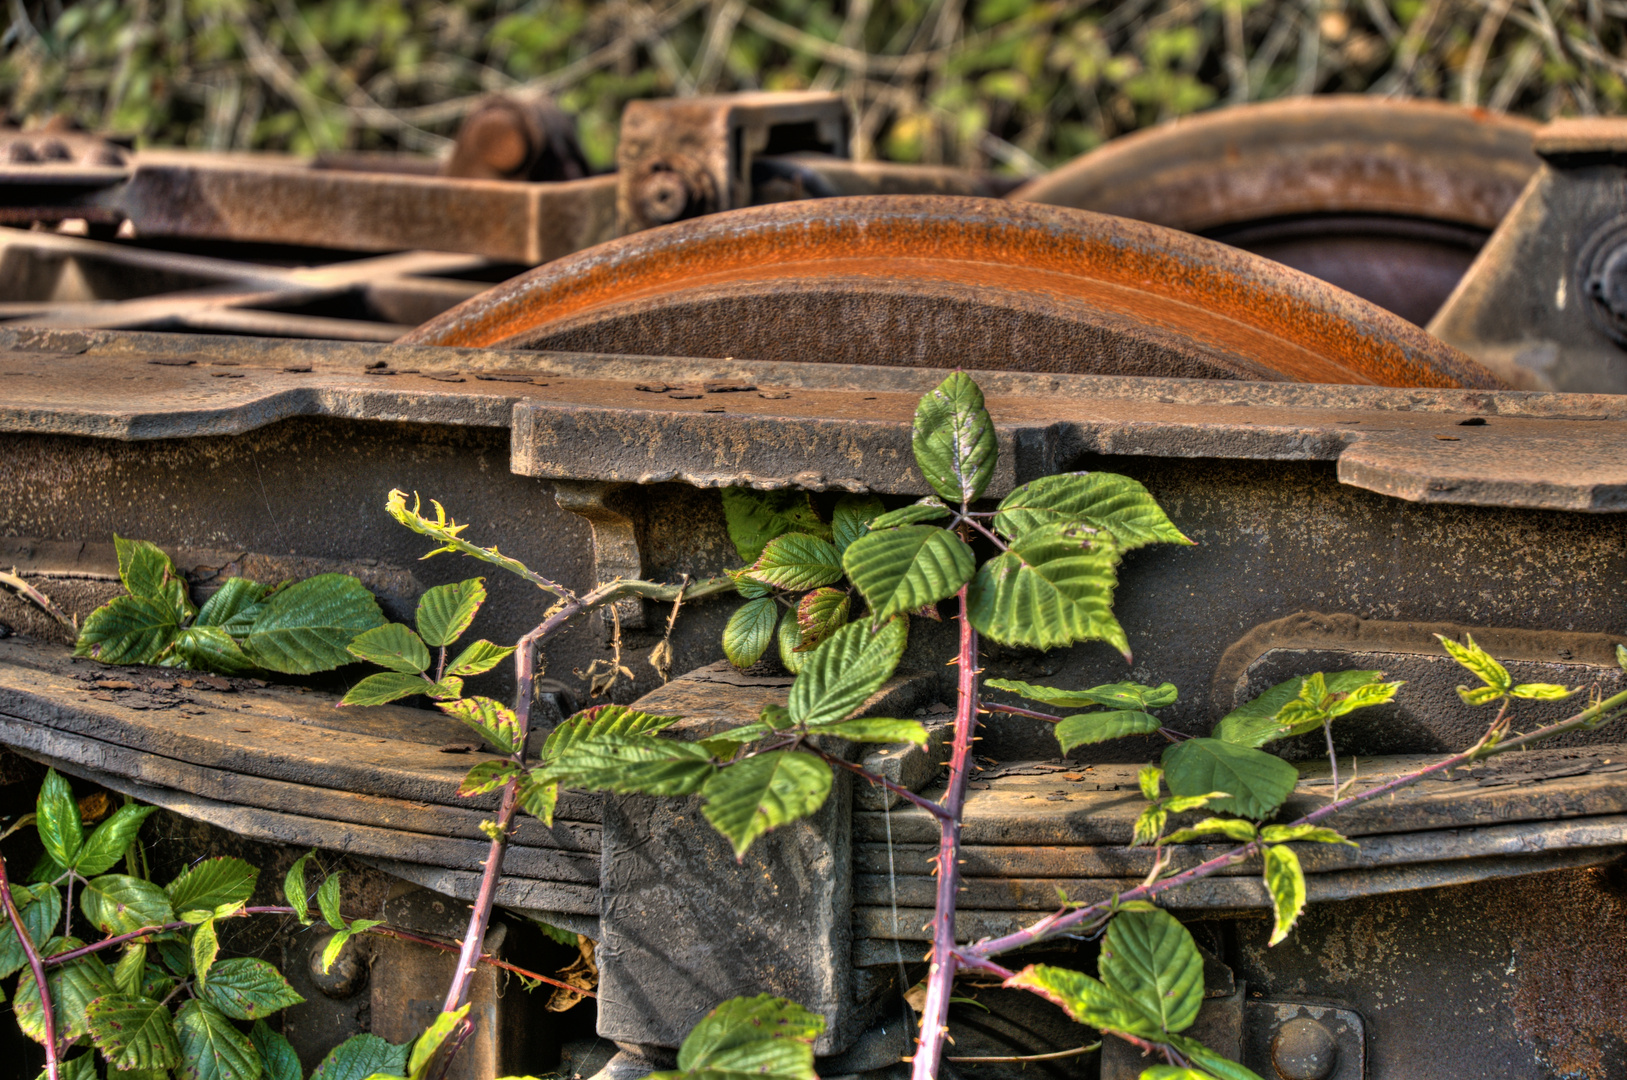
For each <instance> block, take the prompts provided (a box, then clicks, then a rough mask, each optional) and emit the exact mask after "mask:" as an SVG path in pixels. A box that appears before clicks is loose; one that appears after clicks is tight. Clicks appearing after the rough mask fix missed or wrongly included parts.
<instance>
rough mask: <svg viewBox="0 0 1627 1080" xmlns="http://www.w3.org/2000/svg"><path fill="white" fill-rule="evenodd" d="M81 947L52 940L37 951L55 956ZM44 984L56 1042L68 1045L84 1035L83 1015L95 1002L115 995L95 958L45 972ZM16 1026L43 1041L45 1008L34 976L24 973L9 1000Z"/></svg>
mask: <svg viewBox="0 0 1627 1080" xmlns="http://www.w3.org/2000/svg"><path fill="white" fill-rule="evenodd" d="M83 945H84V942H82V941H80V940H79V939H78V938H71V937H70V938H61V937H58V938H52V939H51V940H49V941H47V942H46V943H45V946H44V948H42V949H41V950H40V952H41V953H43V954H44V955H45V956H55V955H56V954H58V953H65V952H67V951H69V950H70V949H77V948H80V947H81V946H83ZM45 982H46V985H47V986H48V987H50V990H51V1014H52V1016H53V1017H54V1018H55V1020H56V1033H57V1038H59V1039H61V1040H62V1041H63V1042H64V1043H72V1042H74V1041H76V1040H77V1039H78V1038H79V1037H80V1036H81V1035H83V1034H85V1031H86V1027H85V1013H86V1010H87V1009H88V1008H89V1006H90V1003H91V1002H93V1001H95V1000H96V999H97V998H100V997H106V996H107V995H109V994H114V993H117V992H118V987H117V985H116V984H115V983H114V982H113V973H112V972H111V971H109V970H108V969H107V965H106V964H104V963H102V961H101V960H100V959H98V958H97V957H95V956H81V957H80V958H79V959H77V960H71V961H69V962H68V963H66V964H63V965H61V966H60V967H53V968H47V969H46V972H45ZM12 1003H13V1008H14V1009H15V1010H16V1014H15V1015H16V1019H17V1026H18V1027H19V1028H21V1029H22V1033H23V1034H24V1035H27V1036H28V1037H29V1038H30V1039H33V1040H34V1041H35V1042H37V1043H43V1042H44V1041H45V1007H44V1006H43V1005H42V1004H41V1003H40V988H39V985H38V984H37V983H36V982H35V981H34V972H33V971H31V970H27V969H25V970H24V971H23V973H22V975H21V977H19V978H18V980H17V991H16V993H15V994H14V995H13V999H12Z"/></svg>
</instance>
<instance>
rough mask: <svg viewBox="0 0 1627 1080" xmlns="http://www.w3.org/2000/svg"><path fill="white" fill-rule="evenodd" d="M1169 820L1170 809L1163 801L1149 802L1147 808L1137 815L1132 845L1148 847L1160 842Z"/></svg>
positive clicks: (1133, 828)
mask: <svg viewBox="0 0 1627 1080" xmlns="http://www.w3.org/2000/svg"><path fill="white" fill-rule="evenodd" d="M1168 821H1169V810H1168V809H1166V808H1165V806H1164V804H1163V803H1157V802H1155V803H1149V804H1148V805H1147V808H1146V809H1145V810H1142V811H1141V813H1139V814H1137V815H1136V820H1135V825H1134V826H1133V827H1132V831H1131V835H1130V846H1131V847H1147V846H1149V845H1151V844H1156V843H1158V839H1159V837H1160V836H1161V835H1162V834H1163V832H1164V825H1165V823H1166V822H1168Z"/></svg>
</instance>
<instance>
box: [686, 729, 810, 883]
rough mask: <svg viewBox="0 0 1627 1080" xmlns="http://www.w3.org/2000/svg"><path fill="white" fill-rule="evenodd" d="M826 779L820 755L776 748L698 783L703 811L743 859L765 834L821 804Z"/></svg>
mask: <svg viewBox="0 0 1627 1080" xmlns="http://www.w3.org/2000/svg"><path fill="white" fill-rule="evenodd" d="M830 784H831V771H830V766H829V765H827V764H825V762H823V761H822V760H820V759H819V758H816V757H814V756H813V755H812V754H802V753H797V752H795V751H791V750H774V751H771V752H770V753H767V754H758V755H757V756H756V757H749V758H746V759H745V760H744V761H739V762H736V763H735V764H733V765H730V766H728V767H726V768H723V769H719V770H718V771H717V773H716V774H715V775H714V776H713V777H712V778H711V779H710V780H708V781H707V782H706V786H705V787H703V788H701V797H702V798H704V799H705V800H706V804H705V805H704V806H703V807H702V808H701V813H703V814H705V815H706V820H707V821H710V822H711V823H712V827H713V828H714V829H716V830H717V831H718V832H720V833H722V834H723V835H724V837H726V838H727V839H728V841H729V843H730V844H732V845H734V855H735V858H736V859H744V858H745V856H746V849H747V848H749V847H751V843H752V841H753V840H756V839H757V838H758V837H759V836H761V835H763V833H765V832H768V831H769V830H770V829H777V828H779V827H780V826H781V825H784V824H787V823H788V822H792V821H796V820H797V819H798V818H805V817H807V816H808V815H809V814H811V813H813V812H814V811H816V810H818V809H819V808H820V807H821V806H823V805H824V803H825V797H826V796H827V795H829V794H830Z"/></svg>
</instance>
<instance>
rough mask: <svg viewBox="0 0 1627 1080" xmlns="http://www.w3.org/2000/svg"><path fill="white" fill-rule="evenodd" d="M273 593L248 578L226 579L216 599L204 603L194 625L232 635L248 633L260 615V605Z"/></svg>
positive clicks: (214, 597)
mask: <svg viewBox="0 0 1627 1080" xmlns="http://www.w3.org/2000/svg"><path fill="white" fill-rule="evenodd" d="M270 591H271V587H270V586H269V585H261V584H260V583H259V582H257V581H250V580H249V579H248V578H243V577H234V578H227V579H226V581H225V582H224V583H223V584H222V585H221V586H220V588H218V589H216V590H215V595H213V596H211V597H210V598H209V599H208V600H206V601H204V604H203V607H202V608H201V609H199V611H198V617H197V619H196V620H195V621H194V622H193V624H192V625H193V626H195V627H196V626H218V627H220V628H221V629H222V630H225V631H226V632H227V633H233V632H234V629H235V631H236V632H239V633H247V631H248V628H249V627H250V626H251V625H253V623H254V616H255V615H258V614H259V613H260V611H259V609H260V607H261V602H262V601H263V600H264V599H265V596H266V593H268V592H270Z"/></svg>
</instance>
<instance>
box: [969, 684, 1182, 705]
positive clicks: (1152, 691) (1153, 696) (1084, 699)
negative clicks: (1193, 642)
mask: <svg viewBox="0 0 1627 1080" xmlns="http://www.w3.org/2000/svg"><path fill="white" fill-rule="evenodd" d="M983 685H984V686H989V687H993V688H994V689H996V690H1005V691H1008V692H1009V693H1013V694H1016V695H1017V696H1018V697H1025V698H1027V699H1028V700H1030V701H1038V702H1042V703H1044V704H1046V705H1054V706H1056V707H1057V708H1059V709H1081V708H1089V707H1090V706H1092V705H1106V706H1109V707H1118V708H1124V709H1162V708H1163V707H1164V706H1166V705H1173V704H1175V699H1176V698H1177V697H1178V696H1179V692H1178V691H1177V690H1176V689H1175V684H1174V683H1165V684H1164V685H1162V686H1157V687H1153V686H1143V685H1141V684H1140V683H1134V682H1116V683H1105V684H1103V685H1101V686H1093V687H1091V688H1090V689H1089V690H1061V689H1058V688H1057V687H1054V686H1034V685H1032V684H1031V683H1025V682H1019V681H1017V680H1016V679H989V680H988V681H987V682H985V683H984V684H983Z"/></svg>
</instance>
